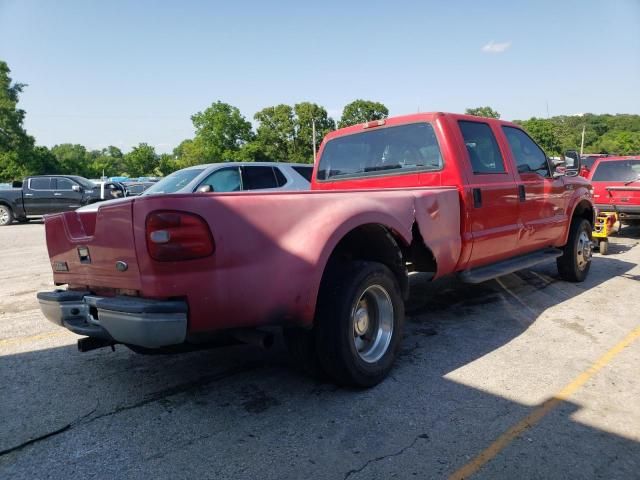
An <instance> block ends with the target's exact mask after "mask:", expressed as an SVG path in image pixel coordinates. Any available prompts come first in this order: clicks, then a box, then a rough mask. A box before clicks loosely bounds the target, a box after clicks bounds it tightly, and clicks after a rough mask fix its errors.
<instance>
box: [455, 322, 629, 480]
mask: <svg viewBox="0 0 640 480" xmlns="http://www.w3.org/2000/svg"><path fill="white" fill-rule="evenodd" d="M638 338H640V327H637V328H636V329H635V330H632V331H631V332H630V333H629V334H628V335H627V336H626V337H625V338H624V339H622V341H620V342H619V343H618V344H617V345H615V346H614V347H613V348H611V350H609V351H608V352H607V353H605V354H604V355H602V356H601V357H600V358H599V359H598V360H596V362H595V363H593V364H592V365H591V366H590V367H589V368H587V369H586V370H585V371H584V372H582V373H581V374H580V375H578V376H577V377H576V378H575V379H574V380H573V381H572V382H571V383H569V384H568V385H566V386H565V387H564V388H563V389H562V390H560V391H559V392H557V393H556V394H555V395H554V396H553V397H551V398H550V399H548V400H546V401H544V402H543V403H542V404H540V405H539V406H537V407H536V408H534V410H533V411H532V412H531V413H530V414H529V415H527V416H526V417H525V418H523V419H522V420H521V421H519V422H518V423H516V424H515V425H513V426H512V427H511V428H509V429H508V430H507V431H506V432H504V433H503V434H502V435H500V436H499V437H498V438H497V439H496V440H495V441H494V442H493V443H492V444H491V445H489V446H488V447H487V448H486V449H485V450H483V451H482V452H480V454H479V455H477V456H476V457H475V458H473V459H472V460H471V461H470V462H469V463H467V464H466V465H464V466H463V467H461V468H459V469H458V470H456V471H455V472H454V473H452V474H451V475H450V476H449V480H462V479H465V478H469V477H470V476H471V475H473V474H474V473H476V472H477V471H478V470H480V469H481V468H482V467H483V466H484V465H485V464H487V463H488V462H490V461H491V460H492V459H493V458H495V457H496V456H497V455H498V454H499V453H500V452H501V451H502V450H504V449H505V448H506V447H507V446H509V444H510V443H511V442H512V441H513V440H515V439H516V438H517V437H518V436H520V434H522V433H523V432H524V431H525V430H528V429H530V428H533V427H534V426H535V425H536V424H537V423H538V422H540V420H542V419H543V418H544V417H545V416H546V415H547V414H548V413H550V412H551V411H552V410H554V409H555V408H556V407H558V406H559V405H561V404H562V402H565V401H566V400H568V399H569V397H571V395H573V394H574V393H575V392H576V391H577V390H578V389H579V388H580V387H582V386H583V385H584V384H585V383H586V382H587V381H589V379H590V378H591V377H593V376H594V375H595V374H596V373H598V372H599V371H600V370H602V369H603V368H604V367H605V366H606V365H608V364H609V363H611V361H612V360H613V359H614V358H615V357H616V356H618V355H619V354H620V353H621V352H622V351H623V350H624V349H625V348H627V347H628V346H630V345H631V344H632V343H633V342H634V341H636V340H637V339H638Z"/></svg>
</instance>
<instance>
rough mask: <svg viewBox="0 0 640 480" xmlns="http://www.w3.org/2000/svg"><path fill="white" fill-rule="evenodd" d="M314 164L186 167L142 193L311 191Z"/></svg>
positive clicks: (238, 163)
mask: <svg viewBox="0 0 640 480" xmlns="http://www.w3.org/2000/svg"><path fill="white" fill-rule="evenodd" d="M312 172H313V165H307V164H301V163H268V162H233V163H210V164H207V165H196V166H193V167H188V168H183V169H182V170H178V171H177V172H173V173H172V174H171V175H168V176H167V177H165V178H163V179H162V180H160V181H159V182H158V183H156V184H155V185H153V186H152V187H150V188H148V189H147V190H145V192H144V193H143V194H142V195H158V194H166V193H188V192H238V191H242V190H267V189H268V190H309V188H310V185H311V184H310V180H311V174H312Z"/></svg>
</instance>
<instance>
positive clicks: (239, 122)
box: [179, 101, 253, 164]
mask: <svg viewBox="0 0 640 480" xmlns="http://www.w3.org/2000/svg"><path fill="white" fill-rule="evenodd" d="M191 121H192V122H193V126H194V127H195V129H196V135H195V137H194V139H193V141H191V142H190V143H187V144H185V145H182V148H181V149H180V150H179V151H180V152H182V151H184V152H185V153H188V154H189V157H188V158H187V159H186V160H187V161H188V162H189V163H188V164H193V163H192V162H194V161H196V162H197V163H207V162H222V161H225V160H234V161H236V160H238V159H239V157H240V154H239V152H240V149H241V148H242V146H243V145H245V144H246V143H247V142H250V141H251V140H252V139H253V130H252V128H251V122H249V121H247V120H246V119H245V118H244V117H243V116H242V114H241V113H240V110H238V109H237V108H236V107H234V106H232V105H229V104H228V103H223V102H220V101H217V102H215V103H213V104H211V106H210V107H209V108H207V109H206V110H204V111H202V112H198V113H196V114H195V115H193V116H192V117H191ZM184 143H185V142H183V144H184ZM196 155H197V157H198V158H197V160H196V158H194V157H195V156H196Z"/></svg>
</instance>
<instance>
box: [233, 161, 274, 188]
mask: <svg viewBox="0 0 640 480" xmlns="http://www.w3.org/2000/svg"><path fill="white" fill-rule="evenodd" d="M277 187H278V181H277V180H276V176H275V174H274V173H273V168H272V167H261V166H255V167H253V166H248V167H243V168H242V188H243V189H244V190H261V189H263V188H277Z"/></svg>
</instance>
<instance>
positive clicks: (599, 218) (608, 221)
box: [592, 212, 620, 255]
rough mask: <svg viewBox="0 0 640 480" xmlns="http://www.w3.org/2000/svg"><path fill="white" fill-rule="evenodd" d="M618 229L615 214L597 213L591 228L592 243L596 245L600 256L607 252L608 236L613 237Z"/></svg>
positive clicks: (618, 225) (618, 224) (618, 223)
mask: <svg viewBox="0 0 640 480" xmlns="http://www.w3.org/2000/svg"><path fill="white" fill-rule="evenodd" d="M618 228H620V222H619V221H618V215H617V214H616V212H598V214H597V215H596V223H595V225H594V226H593V234H592V237H593V243H594V244H597V246H598V249H599V250H600V254H601V255H606V254H607V252H608V251H609V235H613V234H614V233H616V232H617V231H618Z"/></svg>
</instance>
